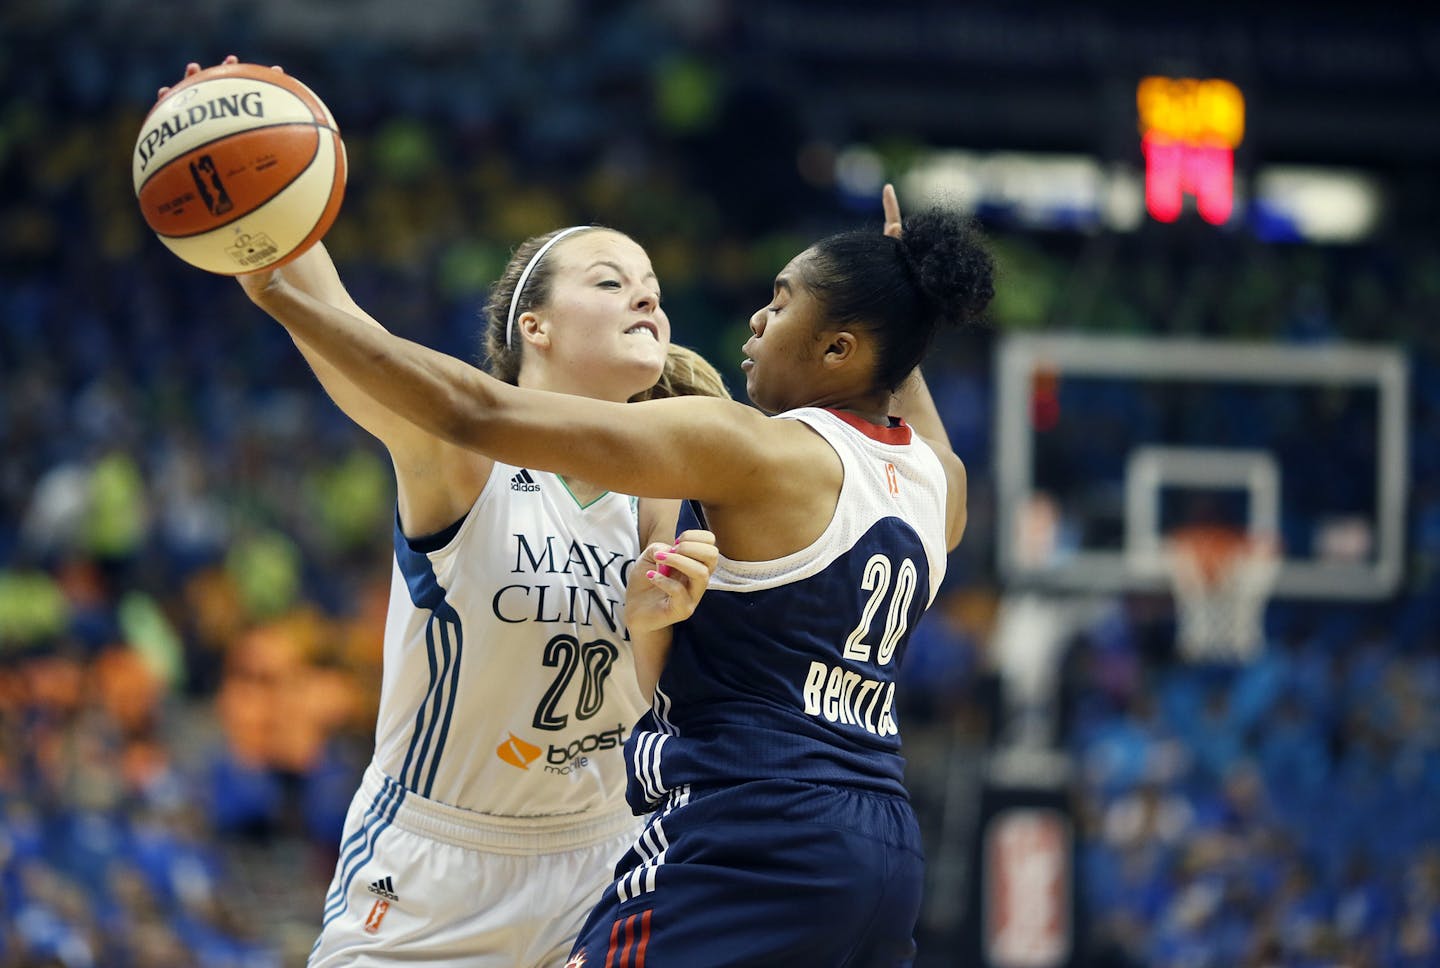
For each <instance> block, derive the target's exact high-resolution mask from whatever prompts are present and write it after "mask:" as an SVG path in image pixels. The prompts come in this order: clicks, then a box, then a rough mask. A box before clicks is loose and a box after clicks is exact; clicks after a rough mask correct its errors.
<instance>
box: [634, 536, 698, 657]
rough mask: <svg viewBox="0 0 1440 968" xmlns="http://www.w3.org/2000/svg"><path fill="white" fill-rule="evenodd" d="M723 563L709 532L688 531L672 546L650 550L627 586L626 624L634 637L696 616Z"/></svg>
mask: <svg viewBox="0 0 1440 968" xmlns="http://www.w3.org/2000/svg"><path fill="white" fill-rule="evenodd" d="M719 560H720V550H719V549H718V548H716V547H715V535H713V534H711V533H710V532H709V531H699V530H692V531H685V532H682V533H681V535H680V537H678V538H677V539H675V543H674V544H672V545H665V544H660V543H656V544H652V545H650V546H649V547H648V548H646V549H645V550H644V551H643V552H642V553H641V554H640V558H639V560H638V561H636V562H635V564H634V565H633V566H631V568H630V580H629V581H628V582H627V583H626V589H625V624H626V625H627V626H628V627H629V629H630V632H631V634H635V633H638V632H653V631H656V630H657V629H662V628H665V627H666V626H668V625H674V624H675V623H676V622H682V621H684V620H685V619H687V618H689V617H690V616H691V615H692V614H694V612H695V606H696V605H698V604H700V598H701V596H702V595H704V594H705V589H706V587H707V586H708V585H709V584H710V576H711V574H713V573H714V571H715V566H716V564H717V563H719Z"/></svg>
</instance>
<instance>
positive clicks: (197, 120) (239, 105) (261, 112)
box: [135, 91, 265, 171]
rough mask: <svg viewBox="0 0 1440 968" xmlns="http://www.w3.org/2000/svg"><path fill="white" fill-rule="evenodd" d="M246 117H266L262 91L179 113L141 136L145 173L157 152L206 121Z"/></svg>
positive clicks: (214, 101)
mask: <svg viewBox="0 0 1440 968" xmlns="http://www.w3.org/2000/svg"><path fill="white" fill-rule="evenodd" d="M242 114H244V115H247V116H249V117H252V118H263V117H265V101H264V99H263V98H261V96H260V92H259V91H247V92H245V93H244V94H231V95H229V96H227V97H215V98H211V99H210V100H208V101H206V102H205V103H204V104H192V105H190V106H189V107H188V108H181V109H179V110H177V111H176V112H175V113H174V114H172V115H171V116H170V117H168V118H166V119H165V120H164V121H161V122H160V123H159V124H157V125H156V126H155V127H153V128H151V129H150V130H149V131H146V132H145V133H144V134H142V135H140V143H139V144H138V145H136V147H135V150H136V151H137V152H138V153H139V155H140V170H141V171H144V170H145V169H146V167H147V166H148V165H149V164H150V159H151V158H153V157H155V149H157V148H159V147H160V146H161V145H163V144H164V143H165V142H167V141H169V140H170V139H171V138H173V137H175V136H176V135H177V134H179V133H180V132H182V131H184V130H186V129H187V128H193V127H194V126H195V125H197V124H204V123H205V122H206V121H214V120H216V119H217V118H238V117H240V116H241V115H242Z"/></svg>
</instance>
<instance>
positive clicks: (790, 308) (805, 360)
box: [740, 249, 824, 413]
mask: <svg viewBox="0 0 1440 968" xmlns="http://www.w3.org/2000/svg"><path fill="white" fill-rule="evenodd" d="M808 257H809V250H808V249H807V250H806V251H805V252H802V253H800V254H799V255H797V256H796V257H795V258H793V259H791V260H790V264H789V265H787V266H786V267H785V268H784V269H782V270H781V271H780V274H779V275H778V276H776V277H775V288H774V291H773V293H772V294H771V297H770V302H769V303H767V304H766V305H765V306H764V307H762V308H761V309H760V310H759V311H757V312H756V313H755V314H754V315H753V316H751V317H750V332H751V333H752V335H751V337H750V338H749V339H748V340H746V341H745V346H744V347H743V349H744V352H745V360H744V361H743V362H741V364H740V369H742V370H744V371H745V391H746V393H748V394H749V395H750V401H751V402H752V403H754V404H755V406H757V407H759V408H760V409H761V410H764V411H765V412H767V413H780V412H782V411H784V410H790V409H793V408H795V407H800V406H805V405H807V404H809V403H813V402H814V400H813V397H814V386H813V384H814V378H815V375H816V373H817V363H818V362H819V360H820V357H821V355H822V349H823V345H824V344H823V338H822V333H821V330H820V327H819V325H817V324H818V323H819V322H820V318H821V307H820V303H819V301H818V300H817V299H816V298H815V294H814V293H813V292H811V291H810V289H809V287H807V286H806V285H805V282H804V280H803V278H802V277H801V272H800V269H801V267H802V266H803V264H804V260H806V259H807V258H808Z"/></svg>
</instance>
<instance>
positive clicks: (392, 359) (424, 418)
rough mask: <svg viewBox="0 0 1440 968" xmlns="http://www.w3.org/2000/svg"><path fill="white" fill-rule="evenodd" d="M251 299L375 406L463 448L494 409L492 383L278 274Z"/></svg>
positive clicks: (465, 365) (493, 384) (493, 387)
mask: <svg viewBox="0 0 1440 968" xmlns="http://www.w3.org/2000/svg"><path fill="white" fill-rule="evenodd" d="M250 296H251V299H252V300H253V301H254V302H255V304H256V305H257V306H259V307H260V308H261V309H263V310H265V312H267V313H269V314H270V315H271V316H272V317H273V318H274V319H275V320H276V321H277V322H279V323H280V324H281V325H282V326H284V327H285V328H286V330H288V331H289V333H290V335H291V336H292V337H293V338H294V339H295V340H296V341H297V342H298V343H302V344H304V346H306V347H308V348H309V349H310V350H311V351H312V352H314V353H316V354H319V356H320V357H322V358H323V359H324V360H325V362H327V363H328V364H330V365H331V366H333V367H334V368H335V369H336V370H337V371H338V372H339V373H340V374H341V375H342V376H343V377H344V378H345V379H346V380H348V381H349V382H350V383H351V384H352V385H353V386H354V387H355V388H357V389H358V390H360V391H361V392H362V393H364V394H366V395H367V396H369V397H370V398H371V399H373V400H374V401H375V402H377V403H378V404H380V405H381V406H382V407H384V408H386V409H387V410H389V411H391V412H392V413H395V414H398V415H399V416H401V417H403V418H404V419H406V420H408V421H410V422H411V423H413V424H414V425H415V426H417V427H420V428H422V429H423V430H426V431H428V432H430V433H432V434H435V435H436V436H438V437H441V438H442V439H446V440H450V441H451V442H453V443H457V444H460V445H462V446H464V445H466V444H467V443H469V442H470V441H469V440H468V438H469V437H471V436H473V434H474V431H475V429H476V424H477V422H478V416H479V415H480V414H484V413H486V412H489V411H494V410H497V409H498V406H499V400H498V398H497V393H496V390H497V389H498V387H499V384H498V383H497V382H496V381H493V380H490V379H488V378H487V377H486V376H485V375H484V374H482V373H480V371H478V370H476V369H475V368H474V367H472V366H470V365H469V364H467V363H463V362H461V361H460V360H457V359H455V358H453V357H450V356H446V355H445V354H443V353H438V352H436V351H434V350H431V349H429V348H427V347H424V346H421V345H420V344H418V343H414V342H411V341H410V340H406V339H402V338H400V337H398V336H395V335H393V334H391V333H389V332H387V331H386V330H385V329H383V328H382V327H380V326H379V325H378V324H373V323H371V322H370V321H368V320H366V319H364V318H362V317H360V316H357V315H355V314H353V313H350V312H346V311H345V310H343V309H340V308H338V307H336V306H333V305H330V304H328V303H326V302H324V301H322V300H320V299H317V298H316V297H315V296H313V295H311V294H310V293H308V292H305V291H302V290H301V289H300V288H299V287H297V286H294V285H291V284H290V283H289V282H287V281H286V280H285V279H284V277H283V276H281V275H279V274H277V275H276V276H275V277H274V278H273V279H272V281H271V282H270V284H269V285H267V286H266V287H265V288H263V289H261V290H258V291H251V293H250Z"/></svg>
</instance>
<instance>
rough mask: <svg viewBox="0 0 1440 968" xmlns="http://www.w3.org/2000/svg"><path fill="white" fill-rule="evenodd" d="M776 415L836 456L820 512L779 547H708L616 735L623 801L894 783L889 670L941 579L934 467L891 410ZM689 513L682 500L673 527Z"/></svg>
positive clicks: (899, 770)
mask: <svg viewBox="0 0 1440 968" xmlns="http://www.w3.org/2000/svg"><path fill="white" fill-rule="evenodd" d="M775 419H790V420H800V421H803V422H804V423H805V424H807V425H808V426H809V427H810V428H812V429H813V430H814V431H815V432H816V433H818V434H820V435H821V436H822V437H824V438H825V439H826V441H827V442H829V443H830V445H831V446H833V447H834V448H835V451H836V453H838V454H839V456H840V459H841V462H842V464H843V467H844V482H843V484H842V485H841V490H840V497H839V501H838V502H837V505H836V508H835V514H834V517H833V518H832V519H831V521H830V524H829V526H828V527H827V528H826V529H825V531H824V533H823V534H821V536H820V537H819V538H818V539H816V541H815V542H814V543H813V544H811V545H810V547H808V548H805V549H803V550H801V551H797V552H795V553H794V554H791V555H787V556H785V557H784V558H780V559H777V560H774V561H763V562H753V561H734V560H731V559H728V558H725V557H724V556H721V558H720V562H719V566H718V568H717V569H716V571H715V574H714V576H713V577H712V579H711V582H710V587H709V590H708V591H707V592H706V594H705V596H704V598H702V599H701V601H700V604H699V607H698V608H697V609H696V611H695V613H694V615H693V616H692V617H691V618H690V619H689V620H687V621H685V622H683V623H681V624H680V625H678V626H676V628H675V633H674V643H673V647H672V649H671V653H670V657H669V660H668V661H667V663H666V666H665V670H664V672H663V674H662V675H661V677H660V682H659V685H658V687H657V689H656V691H655V701H654V705H653V707H652V709H651V711H650V712H649V713H647V714H646V715H645V717H644V718H642V719H641V721H640V723H639V725H638V727H637V729H636V731H635V733H634V734H633V735H632V736H631V738H630V741H629V742H628V743H627V744H626V745H627V752H628V753H629V763H628V764H627V765H628V770H629V780H630V782H629V789H628V792H627V795H628V797H629V800H630V805H631V807H632V808H633V809H634V810H635V811H636V812H637V813H641V812H646V811H649V810H653V809H656V808H657V807H659V806H661V805H662V804H666V805H669V806H672V807H673V806H676V805H678V804H679V803H680V802H683V801H684V800H686V799H688V797H689V792H690V787H691V786H692V785H693V786H694V787H695V788H696V791H697V792H698V791H699V790H700V789H701V788H705V787H713V786H726V787H728V786H733V785H736V784H739V783H745V782H748V781H752V780H766V779H774V778H777V777H783V778H786V779H790V780H800V781H807V782H813V783H823V784H830V785H836V786H842V787H848V788H853V789H859V790H864V791H871V792H876V793H884V794H893V795H898V796H904V795H905V789H904V786H903V785H902V776H903V770H904V761H903V760H902V758H901V756H900V727H899V723H898V721H897V719H896V703H895V682H896V679H897V678H898V676H897V670H898V668H899V665H900V662H901V660H902V658H903V656H904V653H905V644H906V642H907V640H908V639H909V636H910V631H911V630H912V629H913V628H914V627H915V624H916V621H917V620H918V619H919V618H920V615H921V613H922V612H923V611H924V610H925V608H926V607H927V606H928V605H929V604H930V602H931V600H932V599H933V598H934V596H935V593H936V591H937V590H938V588H939V586H940V581H941V579H942V578H943V577H944V572H945V556H946V541H945V499H946V487H947V484H946V479H945V473H944V469H943V468H942V466H941V464H940V460H939V458H938V457H937V456H936V455H935V453H934V451H932V450H931V449H930V447H929V445H927V444H926V443H925V442H924V441H922V440H920V439H919V438H917V437H915V436H914V435H913V434H912V432H911V429H910V428H909V427H908V426H906V425H905V424H903V423H901V422H899V421H893V420H892V423H893V424H894V425H893V426H890V427H877V426H874V425H872V424H869V423H867V422H865V421H862V420H860V419H858V418H856V417H853V416H852V415H850V414H846V413H841V412H838V411H829V410H821V409H817V408H803V409H800V410H794V411H791V412H788V413H784V414H781V415H779V416H778V417H777V418H775ZM699 517H700V513H699V512H698V511H697V509H695V508H694V507H692V506H688V505H687V507H686V508H685V510H684V511H683V512H682V514H681V519H680V529H681V530H684V529H685V528H687V527H694V526H696V525H697V524H698V523H699V522H698V519H699Z"/></svg>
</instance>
